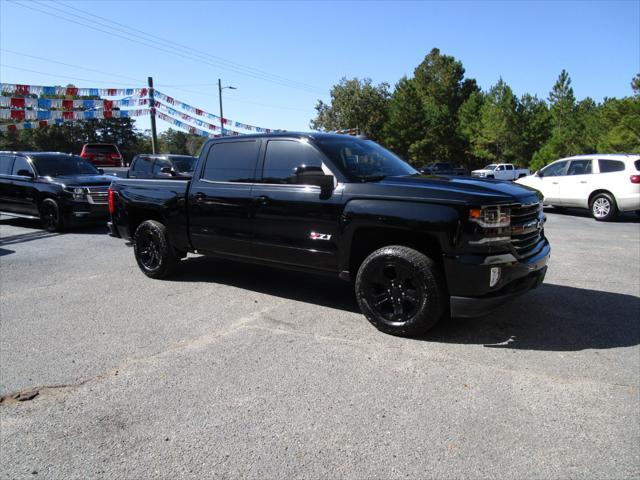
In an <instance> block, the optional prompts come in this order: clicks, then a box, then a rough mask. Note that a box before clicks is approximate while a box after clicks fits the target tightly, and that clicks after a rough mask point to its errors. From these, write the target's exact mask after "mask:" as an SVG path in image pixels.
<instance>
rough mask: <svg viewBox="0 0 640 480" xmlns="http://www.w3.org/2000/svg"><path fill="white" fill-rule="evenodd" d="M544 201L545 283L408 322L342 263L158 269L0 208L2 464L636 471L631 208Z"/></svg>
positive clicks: (112, 474)
mask: <svg viewBox="0 0 640 480" xmlns="http://www.w3.org/2000/svg"><path fill="white" fill-rule="evenodd" d="M548 217H549V221H548V224H547V235H548V237H549V238H550V241H551V243H552V248H553V251H552V259H551V264H550V268H549V273H548V275H547V280H546V283H545V285H543V286H542V287H541V288H539V289H538V290H536V291H534V292H532V293H530V294H529V295H528V296H525V297H521V298H519V299H517V300H516V301H514V302H512V303H511V304H509V305H506V306H504V307H502V308H501V309H500V310H499V311H497V312H496V313H495V314H492V315H490V316H487V317H485V318H482V319H476V320H452V321H450V322H446V323H444V324H442V325H440V326H439V327H438V328H437V329H436V330H435V331H433V332H432V333H431V334H430V335H429V337H428V338H425V339H420V340H409V339H401V338H395V337H391V336H388V335H384V334H382V333H380V332H378V331H377V330H375V329H374V328H373V327H371V326H370V325H369V324H368V322H367V321H366V320H365V319H364V317H362V316H361V315H360V314H359V313H358V310H357V307H356V304H355V300H354V298H353V296H352V293H351V290H350V287H349V285H348V284H345V283H342V282H340V281H337V280H336V281H333V280H330V279H325V278H317V277H313V276H308V275H304V274H299V273H291V272H286V271H280V270H272V269H268V268H263V267H256V266H250V265H241V264H233V263H228V262H223V261H216V260H211V259H205V258H198V257H195V256H194V257H190V258H189V259H187V260H186V261H184V262H183V263H182V265H181V267H180V270H179V273H178V275H177V276H176V277H175V278H174V279H172V280H171V281H153V280H150V279H148V278H146V277H145V276H144V275H142V273H140V272H139V270H138V268H137V266H136V265H135V261H134V259H133V254H132V251H131V249H130V248H128V247H126V246H125V245H124V243H123V242H122V241H120V240H116V239H113V238H110V237H109V236H107V235H106V231H105V230H104V229H102V228H98V229H89V230H80V231H75V232H72V233H66V234H62V235H56V234H50V233H47V232H44V231H42V230H39V229H38V228H37V224H35V223H34V222H30V221H25V220H15V219H8V218H7V217H0V237H1V241H0V272H1V273H0V293H1V304H0V308H1V310H0V315H1V322H0V395H6V394H10V393H13V392H17V391H20V390H23V389H26V391H27V392H28V391H31V394H30V395H27V396H31V395H34V394H35V392H38V393H39V394H38V395H37V396H36V397H35V398H33V399H32V400H31V401H24V402H4V403H3V404H0V422H1V423H0V478H37V477H45V478H88V477H104V478H175V477H177V476H183V477H191V478H202V477H213V476H216V477H221V478H227V477H243V478H244V477H252V478H265V477H279V478H290V477H305V478H320V477H323V478H327V477H329V478H336V477H346V478H365V477H375V478H418V477H420V478H424V477H434V478H460V477H463V476H464V477H472V478H514V477H516V478H524V477H527V478H531V477H535V478H558V477H565V478H567V477H571V478H638V476H640V401H639V400H640V398H639V389H638V387H639V376H640V375H639V374H640V348H639V344H640V299H639V296H640V223H638V220H639V219H638V218H637V217H635V216H629V217H625V218H623V219H622V220H621V221H620V222H617V223H612V224H602V223H598V222H595V221H594V220H592V219H591V218H588V217H586V216H585V215H583V214H579V213H576V212H570V213H569V214H559V213H554V212H552V211H549V212H548ZM34 388H35V390H29V389H34ZM36 475H37V477H36Z"/></svg>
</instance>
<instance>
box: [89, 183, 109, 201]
mask: <svg viewBox="0 0 640 480" xmlns="http://www.w3.org/2000/svg"><path fill="white" fill-rule="evenodd" d="M86 188H87V201H88V202H89V203H97V204H105V205H106V204H107V203H108V201H109V187H107V186H104V187H86Z"/></svg>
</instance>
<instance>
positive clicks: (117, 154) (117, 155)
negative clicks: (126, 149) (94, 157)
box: [110, 153, 122, 158]
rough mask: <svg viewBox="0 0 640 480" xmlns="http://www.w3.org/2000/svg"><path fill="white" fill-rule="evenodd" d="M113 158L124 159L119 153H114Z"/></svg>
mask: <svg viewBox="0 0 640 480" xmlns="http://www.w3.org/2000/svg"><path fill="white" fill-rule="evenodd" d="M110 157H111V158H122V157H121V156H120V154H119V153H112V154H111V155H110Z"/></svg>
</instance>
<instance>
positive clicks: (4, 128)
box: [0, 108, 149, 132]
mask: <svg viewBox="0 0 640 480" xmlns="http://www.w3.org/2000/svg"><path fill="white" fill-rule="evenodd" d="M58 113H72V114H76V113H94V114H95V116H94V117H91V118H126V117H139V116H142V115H148V114H149V109H148V108H143V109H140V110H128V111H126V110H114V111H100V112H58ZM78 120H88V118H53V119H47V120H38V121H35V122H23V123H17V124H9V125H0V132H15V131H17V130H32V129H35V128H41V127H46V126H48V125H62V124H63V123H66V122H73V121H78Z"/></svg>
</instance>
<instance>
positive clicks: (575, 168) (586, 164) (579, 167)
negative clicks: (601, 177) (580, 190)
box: [567, 160, 591, 175]
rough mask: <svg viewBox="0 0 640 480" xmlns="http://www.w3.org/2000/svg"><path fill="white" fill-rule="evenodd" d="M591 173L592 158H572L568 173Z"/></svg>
mask: <svg viewBox="0 0 640 480" xmlns="http://www.w3.org/2000/svg"><path fill="white" fill-rule="evenodd" d="M590 173H591V160H572V161H571V165H570V166H569V171H568V172H567V175H588V174H590Z"/></svg>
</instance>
